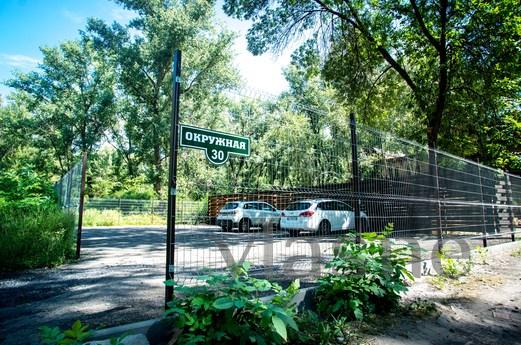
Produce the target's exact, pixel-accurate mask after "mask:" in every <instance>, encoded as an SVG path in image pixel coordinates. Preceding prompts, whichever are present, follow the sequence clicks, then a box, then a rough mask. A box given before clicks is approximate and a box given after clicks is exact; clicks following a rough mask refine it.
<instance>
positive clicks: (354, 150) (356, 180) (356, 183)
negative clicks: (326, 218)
mask: <svg viewBox="0 0 521 345" xmlns="http://www.w3.org/2000/svg"><path fill="white" fill-rule="evenodd" d="M349 119H350V127H351V158H352V163H353V166H352V167H353V192H354V195H355V205H354V206H355V233H356V238H355V242H356V243H360V240H361V239H360V230H361V222H360V221H361V219H360V175H359V171H358V142H357V138H356V120H355V114H353V113H351V114H350V115H349Z"/></svg>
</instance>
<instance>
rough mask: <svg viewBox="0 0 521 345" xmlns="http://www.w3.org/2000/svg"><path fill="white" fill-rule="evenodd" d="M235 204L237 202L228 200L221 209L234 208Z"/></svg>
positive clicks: (237, 204) (236, 204)
mask: <svg viewBox="0 0 521 345" xmlns="http://www.w3.org/2000/svg"><path fill="white" fill-rule="evenodd" d="M237 206H239V203H238V202H228V203H226V205H224V207H223V208H222V209H223V210H234V209H236V208H237Z"/></svg>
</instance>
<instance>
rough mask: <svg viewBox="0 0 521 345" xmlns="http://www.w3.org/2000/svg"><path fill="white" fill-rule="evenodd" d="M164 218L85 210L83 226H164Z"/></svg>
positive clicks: (113, 211) (153, 215) (111, 211)
mask: <svg viewBox="0 0 521 345" xmlns="http://www.w3.org/2000/svg"><path fill="white" fill-rule="evenodd" d="M165 224H166V218H165V217H163V216H159V215H157V214H124V213H123V212H121V211H118V210H95V209H90V210H85V211H84V213H83V226H124V225H165Z"/></svg>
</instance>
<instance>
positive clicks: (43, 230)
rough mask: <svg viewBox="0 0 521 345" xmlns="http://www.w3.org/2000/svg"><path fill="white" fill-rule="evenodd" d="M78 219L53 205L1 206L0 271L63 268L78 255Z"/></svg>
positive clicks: (12, 203)
mask: <svg viewBox="0 0 521 345" xmlns="http://www.w3.org/2000/svg"><path fill="white" fill-rule="evenodd" d="M74 225H75V219H74V216H73V215H71V214H69V213H66V212H64V211H62V210H61V209H59V208H58V207H57V206H55V205H53V204H50V203H43V204H40V205H30V204H27V203H26V204H24V203H19V202H3V203H0V238H1V240H0V270H2V271H9V270H17V269H25V268H35V267H49V266H55V265H59V264H62V263H63V262H64V261H65V260H66V259H68V258H71V257H72V256H73V255H74V252H75V251H74V248H75V227H74Z"/></svg>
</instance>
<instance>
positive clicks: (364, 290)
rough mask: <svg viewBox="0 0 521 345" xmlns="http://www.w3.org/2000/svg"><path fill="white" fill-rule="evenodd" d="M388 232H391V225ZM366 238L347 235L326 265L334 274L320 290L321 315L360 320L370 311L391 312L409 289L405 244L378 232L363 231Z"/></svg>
mask: <svg viewBox="0 0 521 345" xmlns="http://www.w3.org/2000/svg"><path fill="white" fill-rule="evenodd" d="M387 232H392V226H388V228H387ZM364 239H365V241H364V243H361V244H357V243H354V241H353V239H352V238H350V237H346V238H345V239H344V240H343V241H342V243H341V244H340V246H338V247H336V248H335V250H334V258H333V260H332V261H331V262H330V263H328V265H327V267H328V268H332V269H333V273H330V274H328V275H327V276H325V277H324V278H321V279H320V280H319V283H320V286H319V288H318V289H317V301H318V312H319V313H320V314H321V315H322V316H326V317H329V316H330V315H331V316H344V317H347V318H349V319H357V320H361V319H363V318H364V316H365V315H367V314H372V313H376V312H385V311H388V310H390V309H391V308H393V307H395V306H396V305H397V303H398V301H399V299H400V293H402V292H405V291H406V290H407V283H406V278H408V279H411V280H412V279H414V278H413V277H412V275H411V274H410V272H409V271H408V270H407V268H406V266H405V265H406V263H407V262H408V260H409V259H410V251H409V249H408V248H407V247H406V246H394V247H392V246H391V244H392V243H393V242H391V240H387V239H386V237H385V235H378V234H376V233H368V234H364Z"/></svg>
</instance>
